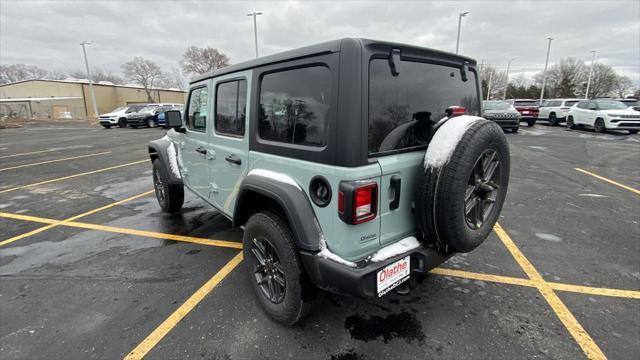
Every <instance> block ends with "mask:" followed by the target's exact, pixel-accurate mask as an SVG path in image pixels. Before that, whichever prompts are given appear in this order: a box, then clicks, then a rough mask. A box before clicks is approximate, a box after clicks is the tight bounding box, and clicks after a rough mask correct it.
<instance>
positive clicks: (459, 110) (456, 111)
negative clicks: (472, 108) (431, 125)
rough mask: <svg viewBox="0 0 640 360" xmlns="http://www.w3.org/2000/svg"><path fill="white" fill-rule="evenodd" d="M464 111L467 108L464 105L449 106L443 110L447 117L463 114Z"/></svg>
mask: <svg viewBox="0 0 640 360" xmlns="http://www.w3.org/2000/svg"><path fill="white" fill-rule="evenodd" d="M466 112H467V109H466V108H465V107H464V106H449V107H448V108H447V110H445V113H446V114H447V116H448V117H453V116H458V115H464V114H466Z"/></svg>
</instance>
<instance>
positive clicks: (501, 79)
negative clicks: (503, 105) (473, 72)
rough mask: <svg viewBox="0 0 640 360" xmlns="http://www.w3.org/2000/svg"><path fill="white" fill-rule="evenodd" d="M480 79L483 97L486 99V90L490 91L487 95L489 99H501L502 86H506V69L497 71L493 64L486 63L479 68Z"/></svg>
mask: <svg viewBox="0 0 640 360" xmlns="http://www.w3.org/2000/svg"><path fill="white" fill-rule="evenodd" d="M489 80H491V81H489ZM480 81H481V83H480V84H481V85H482V94H483V96H484V99H487V91H488V90H490V91H491V94H489V97H488V98H489V99H501V98H502V94H503V92H504V87H505V86H507V73H506V71H498V70H497V69H496V68H494V67H493V66H491V65H488V64H487V65H485V66H483V67H482V69H481V70H480ZM489 83H491V84H489ZM489 85H491V89H489Z"/></svg>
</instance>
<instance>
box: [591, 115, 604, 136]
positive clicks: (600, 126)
mask: <svg viewBox="0 0 640 360" xmlns="http://www.w3.org/2000/svg"><path fill="white" fill-rule="evenodd" d="M593 129H594V130H595V131H596V132H597V133H603V132H605V131H607V127H606V125H605V124H604V120H602V119H600V118H598V119H596V122H595V123H594V124H593Z"/></svg>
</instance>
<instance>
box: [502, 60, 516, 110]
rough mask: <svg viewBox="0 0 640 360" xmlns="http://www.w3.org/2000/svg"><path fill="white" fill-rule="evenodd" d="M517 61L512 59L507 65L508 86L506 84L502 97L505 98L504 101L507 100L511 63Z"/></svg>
mask: <svg viewBox="0 0 640 360" xmlns="http://www.w3.org/2000/svg"><path fill="white" fill-rule="evenodd" d="M515 59H516V58H511V59H510V60H509V62H508V63H507V83H506V84H505V86H504V95H502V98H503V99H504V100H507V88H508V87H509V67H511V62H512V61H513V60H515Z"/></svg>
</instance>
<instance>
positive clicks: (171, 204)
mask: <svg viewBox="0 0 640 360" xmlns="http://www.w3.org/2000/svg"><path fill="white" fill-rule="evenodd" d="M153 188H154V189H155V191H156V199H158V204H159V205H160V208H162V211H164V212H167V213H169V214H174V213H177V212H178V211H180V209H181V208H182V204H183V203H184V186H183V185H180V184H169V180H168V176H167V174H166V172H165V169H164V166H162V163H161V162H160V159H155V160H153Z"/></svg>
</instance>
